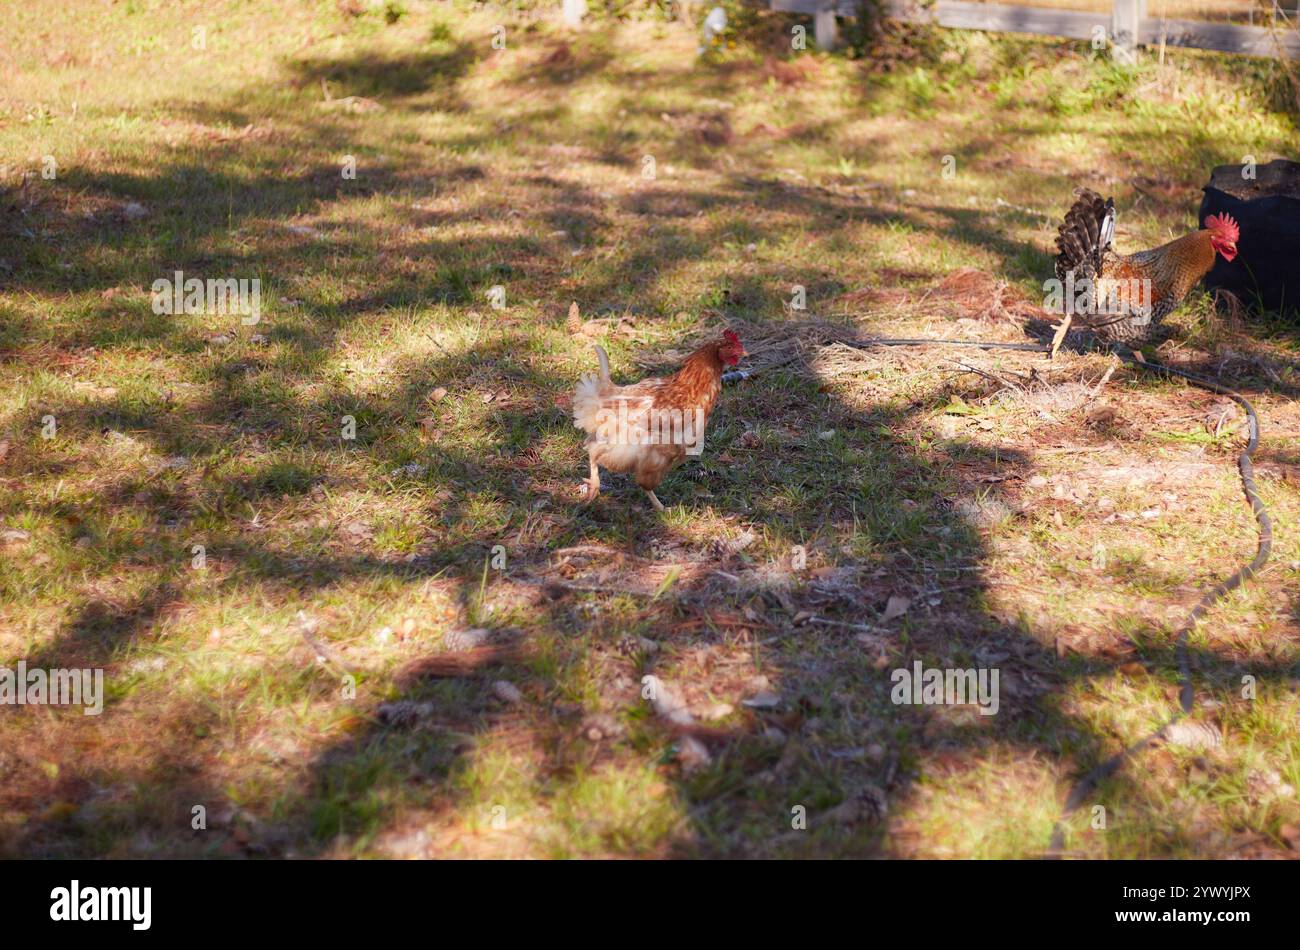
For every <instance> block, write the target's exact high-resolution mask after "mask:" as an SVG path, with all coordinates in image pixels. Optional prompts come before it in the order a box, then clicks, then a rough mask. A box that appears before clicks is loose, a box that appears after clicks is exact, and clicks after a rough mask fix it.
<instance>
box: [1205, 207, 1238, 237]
mask: <svg viewBox="0 0 1300 950" xmlns="http://www.w3.org/2000/svg"><path fill="white" fill-rule="evenodd" d="M1205 227H1206V228H1207V229H1209V230H1210V231H1213V232H1214V233H1215V234H1217V235H1218V236H1219V237H1221V238H1223V239H1224V240H1225V241H1231V242H1232V243H1233V244H1236V243H1237V239H1238V238H1239V237H1241V229H1240V228H1239V227H1237V222H1236V221H1234V220H1232V215H1230V214H1212V215H1210V216H1209V217H1208V218H1206V219H1205Z"/></svg>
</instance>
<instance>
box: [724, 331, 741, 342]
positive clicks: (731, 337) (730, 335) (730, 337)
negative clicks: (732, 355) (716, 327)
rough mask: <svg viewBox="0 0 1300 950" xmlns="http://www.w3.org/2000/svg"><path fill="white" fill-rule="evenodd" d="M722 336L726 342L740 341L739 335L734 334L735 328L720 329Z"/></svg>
mask: <svg viewBox="0 0 1300 950" xmlns="http://www.w3.org/2000/svg"><path fill="white" fill-rule="evenodd" d="M722 338H723V339H724V340H726V341H727V342H728V343H739V342H740V337H738V336H736V331H735V330H723V331H722Z"/></svg>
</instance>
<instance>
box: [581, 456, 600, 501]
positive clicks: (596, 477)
mask: <svg viewBox="0 0 1300 950" xmlns="http://www.w3.org/2000/svg"><path fill="white" fill-rule="evenodd" d="M587 462H588V463H589V464H590V465H591V477H590V478H585V479H583V481H582V500H583V502H584V503H586V504H590V503H591V502H592V501H594V500H595V498H596V496H597V495H599V494H600V468H599V467H597V465H596V459H595V458H594V457H593V456H591V455H590V454H588V455H587Z"/></svg>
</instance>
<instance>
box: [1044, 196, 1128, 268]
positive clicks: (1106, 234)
mask: <svg viewBox="0 0 1300 950" xmlns="http://www.w3.org/2000/svg"><path fill="white" fill-rule="evenodd" d="M1075 194H1076V195H1078V199H1077V200H1076V201H1075V202H1074V204H1073V205H1072V206H1071V207H1070V210H1069V211H1067V212H1066V214H1065V221H1064V222H1062V224H1061V227H1060V229H1059V230H1058V231H1057V234H1056V249H1057V252H1058V253H1057V255H1056V276H1057V277H1058V278H1060V279H1061V280H1065V276H1066V274H1069V273H1073V274H1074V276H1075V277H1076V278H1081V277H1093V276H1096V275H1097V274H1098V273H1100V272H1101V259H1102V255H1103V254H1104V253H1105V252H1106V251H1107V250H1109V249H1110V246H1111V243H1112V242H1113V241H1114V239H1115V199H1113V198H1106V199H1104V200H1103V199H1102V197H1101V195H1099V194H1097V193H1096V192H1095V191H1089V190H1088V189H1087V188H1080V189H1079V190H1078V191H1076V192H1075Z"/></svg>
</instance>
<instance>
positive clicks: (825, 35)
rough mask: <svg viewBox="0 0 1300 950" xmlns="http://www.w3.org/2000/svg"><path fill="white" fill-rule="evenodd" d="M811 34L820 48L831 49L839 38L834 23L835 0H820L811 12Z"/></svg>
mask: <svg viewBox="0 0 1300 950" xmlns="http://www.w3.org/2000/svg"><path fill="white" fill-rule="evenodd" d="M813 36H814V38H815V39H816V40H817V48H818V49H820V50H832V49H834V48H835V44H836V42H837V41H838V39H839V30H838V28H837V27H836V25H835V0H822V2H821V3H819V4H818V5H817V12H816V13H814V14H813Z"/></svg>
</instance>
